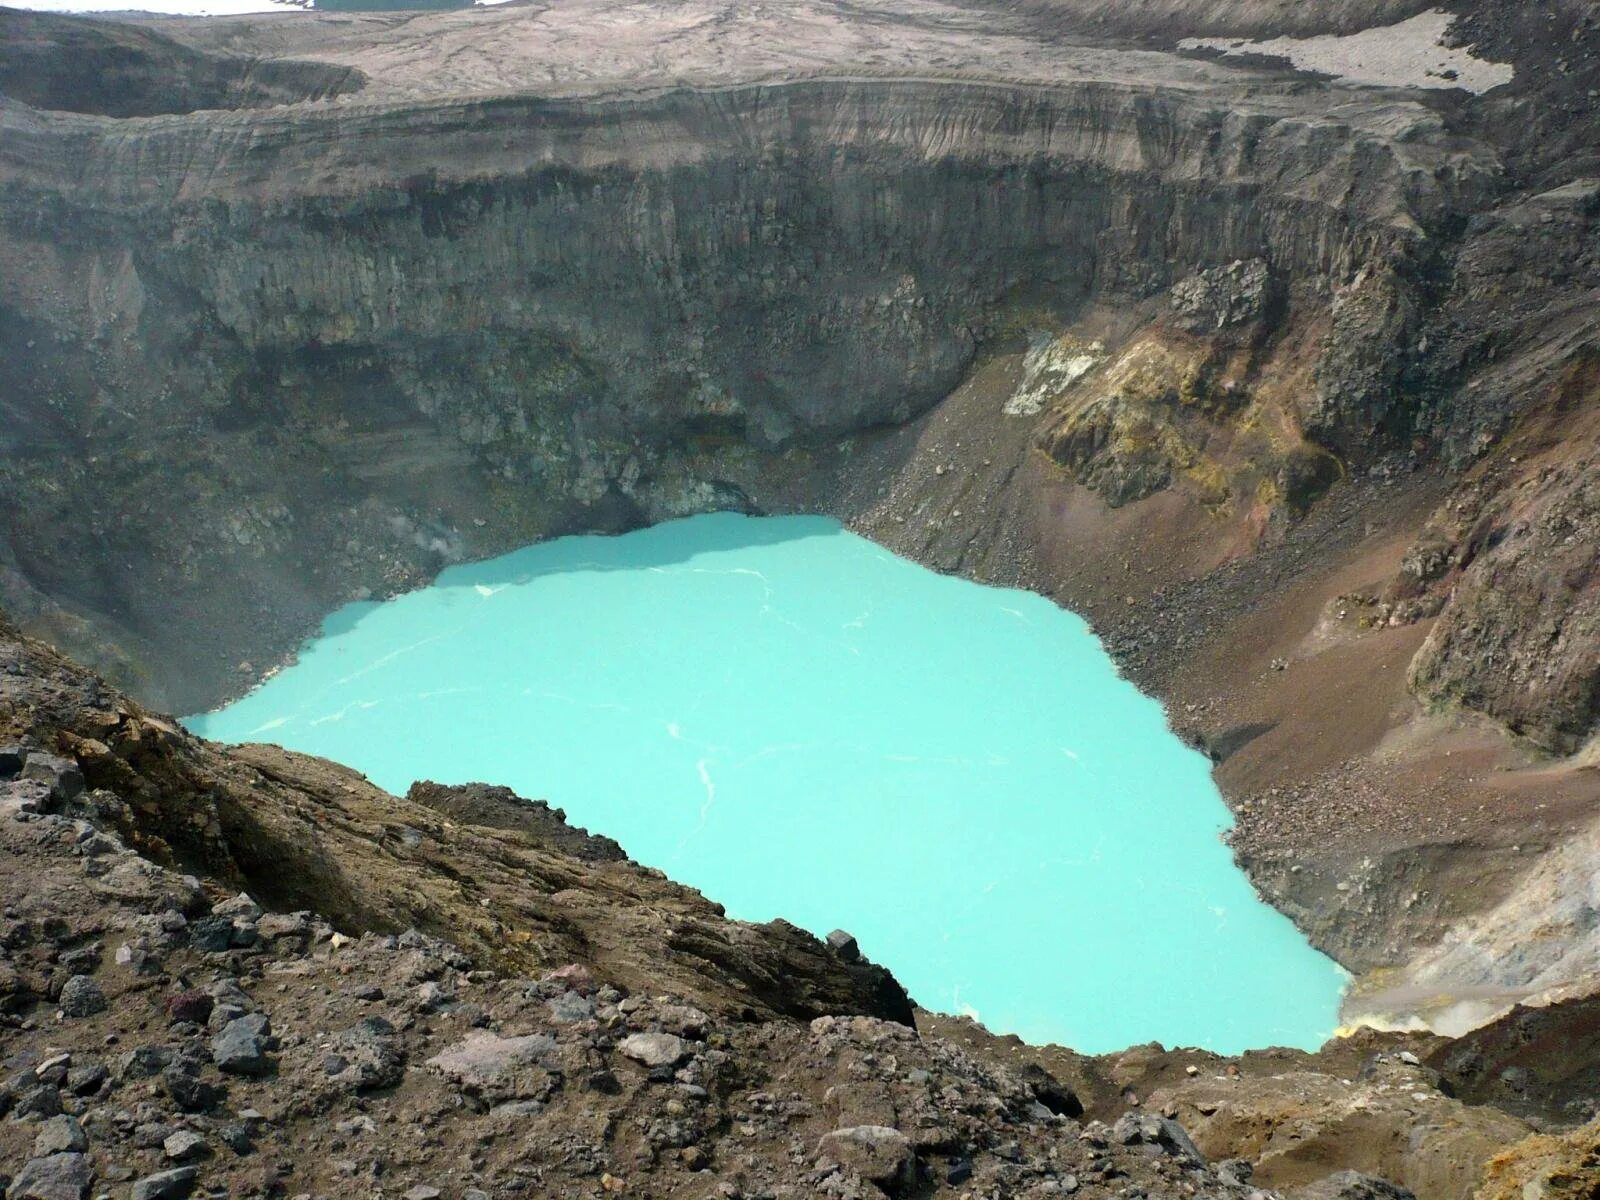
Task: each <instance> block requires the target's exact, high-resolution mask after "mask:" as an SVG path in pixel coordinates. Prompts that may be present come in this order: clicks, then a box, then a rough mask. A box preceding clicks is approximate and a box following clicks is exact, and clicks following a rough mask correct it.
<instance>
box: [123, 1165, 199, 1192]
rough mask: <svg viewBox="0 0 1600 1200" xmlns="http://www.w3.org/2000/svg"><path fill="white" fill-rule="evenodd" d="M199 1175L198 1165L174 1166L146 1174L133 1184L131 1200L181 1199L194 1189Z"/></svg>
mask: <svg viewBox="0 0 1600 1200" xmlns="http://www.w3.org/2000/svg"><path fill="white" fill-rule="evenodd" d="M199 1175H200V1169H199V1168H198V1167H174V1168H173V1169H172V1170H170V1171H160V1172H158V1173H156V1174H154V1175H146V1176H145V1177H144V1178H143V1179H141V1180H139V1181H138V1182H137V1183H135V1184H134V1185H133V1191H132V1193H131V1200H183V1197H185V1196H187V1195H188V1194H189V1193H190V1192H191V1191H193V1190H194V1181H195V1180H196V1179H197V1178H198V1177H199Z"/></svg>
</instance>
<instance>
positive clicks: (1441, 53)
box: [1178, 9, 1514, 94]
mask: <svg viewBox="0 0 1600 1200" xmlns="http://www.w3.org/2000/svg"><path fill="white" fill-rule="evenodd" d="M1455 20H1456V18H1455V15H1454V14H1453V13H1447V12H1445V11H1443V10H1442V9H1434V10H1433V11H1431V12H1424V13H1418V14H1417V15H1416V16H1414V17H1412V18H1411V19H1410V20H1407V21H1401V22H1400V23H1399V24H1398V25H1384V26H1382V27H1380V28H1377V29H1363V30H1362V31H1361V32H1360V33H1352V34H1345V35H1338V34H1324V35H1322V36H1319V37H1310V38H1289V37H1281V38H1270V39H1268V40H1266V41H1260V42H1251V41H1247V40H1245V39H1243V38H1226V37H1210V38H1184V39H1183V40H1182V41H1180V42H1179V43H1178V48H1179V49H1180V50H1220V51H1222V53H1223V54H1224V55H1239V54H1260V55H1265V56H1267V57H1269V58H1286V59H1288V60H1289V62H1290V63H1291V64H1292V65H1293V66H1294V67H1295V68H1296V69H1297V70H1301V71H1315V72H1317V73H1318V74H1322V75H1334V76H1337V77H1338V78H1340V79H1342V80H1344V81H1345V82H1347V83H1361V84H1369V85H1372V86H1375V87H1415V88H1462V89H1463V90H1465V91H1469V92H1473V93H1476V94H1481V93H1483V92H1487V91H1488V90H1489V89H1490V88H1496V87H1499V86H1500V85H1501V84H1503V83H1510V82H1511V79H1512V75H1513V74H1514V72H1513V69H1512V67H1511V64H1510V63H1497V62H1490V61H1489V60H1487V59H1482V58H1478V57H1477V56H1475V55H1474V54H1473V53H1472V51H1471V49H1469V48H1468V47H1465V46H1447V45H1445V44H1444V39H1445V35H1446V34H1448V33H1449V32H1450V26H1452V25H1453V24H1455Z"/></svg>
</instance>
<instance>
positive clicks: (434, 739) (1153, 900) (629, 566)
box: [189, 515, 1343, 1052]
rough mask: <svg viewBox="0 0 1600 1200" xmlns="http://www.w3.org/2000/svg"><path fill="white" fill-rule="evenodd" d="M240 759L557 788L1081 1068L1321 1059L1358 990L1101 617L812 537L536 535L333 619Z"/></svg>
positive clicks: (814, 525) (400, 779) (235, 729)
mask: <svg viewBox="0 0 1600 1200" xmlns="http://www.w3.org/2000/svg"><path fill="white" fill-rule="evenodd" d="M189 724H190V726H191V727H192V728H194V729H195V730H196V731H198V732H200V733H202V734H204V735H206V736H208V737H212V738H217V739H220V740H223V741H233V742H238V741H272V742H278V743H281V744H283V745H285V746H289V747H292V748H294V749H297V750H304V751H309V752H311V753H315V754H322V755H327V756H328V757H330V758H334V759H338V760H340V761H343V762H346V763H349V764H351V765H353V766H355V767H357V768H359V769H360V770H362V771H364V772H366V773H367V774H368V775H369V776H370V777H371V778H372V779H373V780H374V781H376V782H377V783H379V784H381V785H382V786H384V787H386V788H388V789H391V790H393V791H397V792H403V791H404V790H405V789H406V788H407V787H408V786H409V785H410V784H411V783H412V781H413V780H416V779H424V778H425V779H434V780H439V781H441V782H448V783H460V782H467V781H470V780H487V781H490V782H493V783H501V784H507V785H509V786H511V787H513V788H515V789H517V790H518V791H519V792H521V793H522V794H524V795H527V796H537V797H541V798H546V799H549V800H550V801H551V802H552V803H554V804H557V805H559V806H562V807H564V808H565V809H566V810H567V813H568V815H569V818H570V819H571V820H573V821H575V822H577V823H579V824H582V825H586V826H588V827H589V828H590V829H592V830H594V831H596V832H601V833H605V834H608V835H610V836H613V837H615V838H617V839H618V840H619V841H620V842H621V843H622V845H623V847H624V848H625V849H626V850H627V851H628V852H629V854H630V855H632V856H633V857H634V858H636V859H638V860H639V861H641V862H644V863H648V864H650V865H652V866H656V867H660V868H662V869H663V870H665V871H666V872H667V873H668V874H670V875H671V876H672V877H673V878H675V879H677V880H680V881H682V882H685V883H689V884H692V885H694V886H695V887H698V888H700V889H702V890H703V891H705V892H706V893H707V894H708V895H709V896H711V897H713V898H715V899H717V900H720V901H722V902H723V903H725V904H726V905H727V907H728V910H729V912H730V914H731V915H733V916H736V917H741V918H746V919H750V920H767V919H770V918H772V917H776V916H783V917H786V918H788V919H790V920H792V921H795V922H796V923H798V924H800V925H803V926H806V927H807V928H809V929H812V930H814V931H816V932H817V933H819V934H823V933H827V932H828V931H829V930H830V929H832V928H834V927H836V926H842V927H844V928H847V929H849V930H850V931H851V932H853V933H854V934H855V935H856V936H857V938H858V939H859V941H860V943H861V946H862V948H863V950H864V951H865V952H866V953H867V954H869V955H870V956H871V957H872V958H874V959H875V960H877V961H879V962H882V963H884V964H886V965H887V966H889V967H891V968H892V969H893V970H894V972H895V974H896V975H897V976H898V977H899V978H900V980H901V981H902V982H903V983H904V984H905V985H906V987H907V989H908V990H909V991H910V992H911V994H912V996H913V997H914V998H915V999H916V1000H917V1001H918V1002H920V1003H921V1004H923V1005H925V1006H928V1007H930V1008H935V1009H940V1010H944V1011H948V1012H967V1013H971V1014H973V1015H975V1016H977V1017H979V1018H980V1019H981V1020H982V1021H983V1022H984V1023H985V1024H987V1025H988V1026H990V1027H991V1028H993V1029H995V1030H999V1031H1006V1032H1014V1033H1018V1034H1020V1035H1022V1036H1023V1037H1025V1038H1028V1039H1030V1040H1041V1041H1042V1040H1051V1041H1059V1042H1063V1043H1066V1044H1069V1045H1072V1046H1074V1047H1077V1048H1079V1049H1082V1050H1086V1051H1091V1052H1094V1051H1103V1050H1109V1049H1115V1048H1118V1047H1121V1046H1126V1045H1129V1044H1131V1043H1135V1042H1141V1041H1147V1040H1151V1039H1156V1040H1160V1041H1162V1042H1165V1043H1167V1044H1168V1045H1174V1044H1178V1045H1185V1044H1187V1045H1202V1046H1207V1047H1210V1048H1213V1049H1216V1050H1221V1051H1234V1050H1239V1049H1242V1048H1245V1047H1247V1046H1253V1045H1254V1046H1259V1045H1264V1044H1270V1043H1279V1044H1288V1045H1297V1046H1313V1045H1315V1044H1317V1043H1318V1042H1319V1041H1320V1040H1321V1039H1323V1038H1324V1037H1326V1036H1327V1035H1328V1034H1330V1033H1331V1032H1332V1030H1333V1028H1334V1024H1335V1016H1336V1008H1337V1003H1338V998H1339V993H1340V990H1341V988H1342V986H1343V977H1342V975H1341V973H1340V972H1339V970H1338V968H1337V967H1335V966H1334V964H1333V963H1332V962H1330V961H1329V960H1328V959H1326V958H1324V957H1323V956H1321V955H1320V954H1318V953H1316V952H1315V951H1314V950H1312V949H1311V948H1310V947H1309V946H1308V945H1307V944H1306V942H1305V940H1304V939H1303V938H1302V937H1301V936H1300V934H1299V933H1298V931H1296V930H1295V928H1294V927H1293V926H1292V925H1291V924H1290V922H1289V921H1288V920H1287V919H1286V918H1284V917H1283V916H1282V915H1280V914H1279V913H1277V912H1276V911H1274V910H1273V909H1271V908H1269V907H1268V906H1266V905H1264V904H1262V903H1261V902H1260V901H1259V900H1258V899H1257V898H1256V897H1255V895H1254V893H1253V892H1252V891H1251V889H1250V886H1249V884H1248V882H1247V881H1246V880H1245V878H1244V876H1243V875H1242V874H1241V873H1240V872H1239V871H1238V870H1237V869H1236V868H1235V867H1234V865H1233V862H1232V860H1231V858H1230V856H1229V853H1228V851H1227V849H1226V847H1225V846H1224V845H1223V844H1222V842H1221V840H1220V837H1219V834H1220V833H1221V831H1222V830H1223V829H1224V828H1225V827H1226V826H1227V823H1228V814H1227V810H1226V809H1225V807H1224V806H1223V804H1222V802H1221V799H1220V797H1219V796H1218V794H1217V791H1216V789H1215V787H1214V785H1213V784H1212V782H1211V778H1210V773H1209V769H1208V766H1209V764H1208V763H1207V762H1206V760H1205V759H1204V758H1203V757H1202V756H1201V755H1199V754H1197V753H1195V752H1194V751H1192V750H1190V749H1188V748H1187V747H1186V746H1184V745H1183V744H1182V743H1181V742H1180V741H1179V740H1178V739H1177V738H1176V737H1175V736H1174V735H1173V734H1172V733H1171V731H1170V730H1169V729H1168V728H1167V725H1166V722H1165V719H1164V716H1163V713H1162V710H1161V708H1160V706H1159V705H1158V704H1157V703H1156V702H1155V701H1153V700H1151V699H1149V698H1148V697H1145V696H1143V695H1141V694H1140V693H1139V692H1138V691H1137V690H1136V689H1135V688H1134V687H1133V686H1132V685H1131V684H1129V683H1127V682H1125V681H1124V680H1122V679H1121V678H1119V677H1118V675H1117V673H1116V671H1115V669H1114V667H1113V666H1112V664H1111V662H1110V660H1109V659H1108V658H1107V656H1106V654H1105V652H1104V651H1103V650H1102V649H1101V647H1100V644H1099V642H1098V641H1097V640H1096V639H1095V637H1094V636H1093V635H1092V634H1091V633H1090V631H1089V629H1088V627H1087V626H1086V625H1085V623H1084V622H1083V621H1082V620H1081V619H1079V618H1078V617H1076V616H1074V615H1073V614H1071V613H1068V612H1065V611H1063V610H1061V609H1059V608H1057V607H1056V606H1055V605H1053V604H1051V603H1050V602H1049V601H1047V600H1044V599H1042V598H1041V597H1038V596H1035V595H1031V594H1029V593H1026V592H1018V591H1009V590H1002V589H997V588H986V587H981V586H979V585H976V584H973V583H969V582H966V581H964V580H960V579H955V578H951V577H947V576H941V575H938V574H936V573H934V572H931V571H928V570H925V569H924V568H922V567H920V566H917V565H916V564H914V563H911V562H908V561H906V560H904V559H901V558H898V557H896V556H894V555H892V554H890V553H889V552H887V551H885V550H883V549H882V548H881V547H878V546H876V545H874V544H873V543H871V542H869V541H866V540H864V539H862V538H859V537H856V536H855V535H853V534H850V533H847V532H845V531H844V530H842V529H841V528H840V527H839V526H838V525H837V524H836V523H834V522H832V521H828V520H823V519H820V518H802V517H793V518H787V517H786V518H748V517H741V516H735V515H717V516H705V517H695V518H692V519H689V520H684V521H674V522H670V523H668V524H665V525H660V526H657V527H655V528H653V529H648V530H644V531H641V532H638V533H631V534H628V535H626V536H623V537H615V538H605V537H577V538H565V539H562V540H559V541H555V542H548V543H543V544H541V545H537V546H532V547H530V548H528V549H525V550H521V551H518V552H516V553H514V554H509V555H506V556H504V557H502V558H498V559H494V560H492V561H489V562H484V563H478V564H474V565H471V566H462V567H454V568H451V569H450V570H447V571H445V572H444V573H443V574H442V575H441V576H440V577H439V580H438V582H437V583H436V584H435V585H434V586H433V587H429V588H426V589H424V590H422V591H419V592H415V593H413V594H411V595H407V596H403V597H401V598H399V599H397V600H393V601H389V602H386V603H382V604H378V603H364V604H352V605H350V606H348V607H346V608H344V609H342V610H340V611H339V612H338V613H336V614H334V615H333V616H332V617H330V618H329V619H328V620H327V622H326V623H325V626H324V629H323V634H322V636H321V637H319V638H317V639H316V640H315V641H313V642H312V643H310V644H309V645H308V646H307V647H306V648H305V649H304V650H303V651H302V652H301V654H300V657H299V661H298V662H297V663H296V664H295V665H294V666H292V667H290V668H288V669H287V670H285V671H283V672H282V673H281V674H279V675H278V676H276V677H275V678H273V679H272V680H270V681H269V682H268V683H266V684H265V685H263V686H262V687H261V688H259V689H257V690H256V691H255V692H253V693H251V694H250V695H249V696H247V697H245V698H244V699H242V700H240V701H238V702H237V703H235V704H232V705H230V706H228V707H227V708H225V709H223V710H222V711H220V712H218V713H214V714H211V715H208V716H204V717H196V718H192V719H191V720H190V721H189Z"/></svg>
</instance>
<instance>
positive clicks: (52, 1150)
mask: <svg viewBox="0 0 1600 1200" xmlns="http://www.w3.org/2000/svg"><path fill="white" fill-rule="evenodd" d="M88 1148H89V1139H88V1137H87V1136H86V1135H85V1134H84V1132H83V1126H82V1125H80V1124H78V1118H77V1117H69V1116H67V1115H65V1114H63V1115H61V1116H59V1117H51V1118H50V1119H49V1120H48V1121H46V1122H45V1123H44V1124H43V1125H42V1126H41V1127H40V1129H39V1132H38V1134H37V1135H36V1136H35V1137H34V1139H33V1153H34V1155H35V1157H37V1158H44V1157H46V1156H47V1155H51V1154H78V1153H81V1152H82V1151H84V1150H87V1149H88Z"/></svg>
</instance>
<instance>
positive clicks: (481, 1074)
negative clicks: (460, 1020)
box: [427, 1032, 556, 1103]
mask: <svg viewBox="0 0 1600 1200" xmlns="http://www.w3.org/2000/svg"><path fill="white" fill-rule="evenodd" d="M555 1053H556V1041H555V1039H554V1038H552V1037H550V1036H549V1035H548V1034H542V1033H536V1034H529V1035H528V1036H526V1037H511V1038H503V1037H499V1036H497V1035H496V1034H493V1033H485V1032H476V1033H470V1034H468V1035H467V1036H466V1038H465V1039H463V1040H462V1041H460V1042H457V1043H456V1044H455V1045H453V1046H451V1047H450V1048H449V1049H447V1050H445V1051H443V1052H441V1053H439V1054H436V1055H434V1056H433V1057H432V1058H430V1059H429V1060H428V1064H427V1065H428V1066H429V1067H430V1068H432V1069H433V1070H435V1071H437V1072H438V1073H439V1074H440V1075H443V1076H444V1077H445V1078H446V1079H448V1080H450V1081H451V1082H452V1083H454V1084H455V1085H456V1086H457V1087H459V1088H460V1089H461V1090H462V1091H464V1092H466V1093H468V1094H469V1095H472V1096H476V1097H478V1098H480V1099H482V1100H485V1101H488V1102H490V1103H500V1102H502V1101H507V1100H536V1099H543V1098H544V1096H545V1095H546V1094H548V1092H549V1091H550V1086H551V1082H550V1069H551V1068H552V1067H553V1066H554V1065H555Z"/></svg>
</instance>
